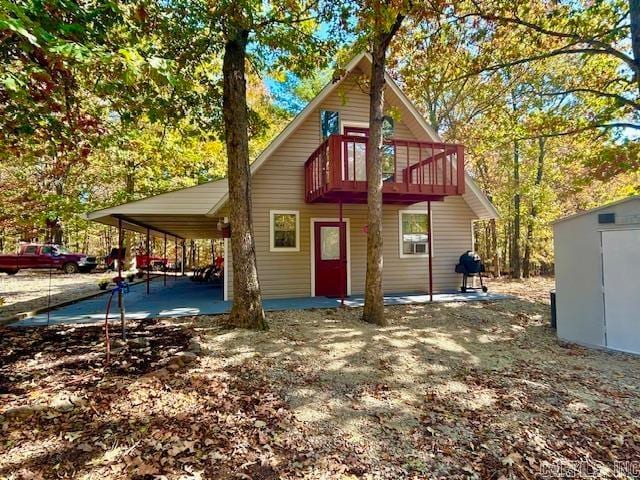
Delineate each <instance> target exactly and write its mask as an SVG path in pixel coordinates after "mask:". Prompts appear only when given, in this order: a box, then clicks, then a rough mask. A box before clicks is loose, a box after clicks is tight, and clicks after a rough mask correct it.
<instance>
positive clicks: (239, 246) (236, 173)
mask: <svg viewBox="0 0 640 480" xmlns="http://www.w3.org/2000/svg"><path fill="white" fill-rule="evenodd" d="M248 37H249V31H248V30H236V31H235V32H234V33H233V34H231V36H230V37H229V39H228V40H227V42H226V44H225V50H224V59H223V64H222V74H223V97H222V111H223V117H224V126H225V137H226V145H227V162H228V172H229V221H230V223H231V255H232V258H233V262H232V263H233V307H232V308H231V314H230V316H229V322H230V323H231V324H232V325H235V326H238V327H244V328H256V329H266V328H268V327H267V322H266V319H265V315H264V310H263V308H262V296H261V294H260V283H259V281H258V271H257V267H256V249H255V243H254V237H253V221H252V218H251V216H252V212H251V206H252V204H251V172H250V169H249V137H248V133H247V128H248V114H247V86H246V81H245V57H246V48H247V39H248Z"/></svg>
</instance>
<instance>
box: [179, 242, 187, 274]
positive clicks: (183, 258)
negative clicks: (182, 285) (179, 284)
mask: <svg viewBox="0 0 640 480" xmlns="http://www.w3.org/2000/svg"><path fill="white" fill-rule="evenodd" d="M185 263H187V245H186V240H182V261H181V262H180V273H181V274H182V276H183V277H184V266H185Z"/></svg>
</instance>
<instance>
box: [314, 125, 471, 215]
mask: <svg viewBox="0 0 640 480" xmlns="http://www.w3.org/2000/svg"><path fill="white" fill-rule="evenodd" d="M366 155H367V138H366V137H359V136H348V135H331V136H330V137H329V138H327V140H325V141H324V142H323V143H322V144H321V145H320V146H319V147H318V148H317V149H316V150H315V151H314V152H313V153H312V154H311V156H310V157H309V159H308V160H307V161H306V163H305V166H304V168H305V201H306V202H307V203H338V202H340V201H342V202H343V203H367V181H366ZM382 163H383V179H384V183H383V187H382V197H383V202H384V203H386V204H403V205H410V204H413V203H418V202H425V201H427V200H429V201H439V200H444V198H445V197H447V196H451V195H462V194H463V193H464V147H463V146H462V145H458V144H447V143H435V142H418V141H414V140H398V139H390V140H388V141H386V142H385V144H384V148H383V161H382Z"/></svg>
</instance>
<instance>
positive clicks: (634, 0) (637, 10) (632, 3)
mask: <svg viewBox="0 0 640 480" xmlns="http://www.w3.org/2000/svg"><path fill="white" fill-rule="evenodd" d="M629 20H630V25H631V49H632V51H633V62H634V63H635V66H636V72H635V79H636V84H637V86H638V91H640V0H629Z"/></svg>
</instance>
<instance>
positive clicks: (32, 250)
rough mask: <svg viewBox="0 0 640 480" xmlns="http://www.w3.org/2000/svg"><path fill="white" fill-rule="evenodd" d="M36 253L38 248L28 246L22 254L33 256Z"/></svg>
mask: <svg viewBox="0 0 640 480" xmlns="http://www.w3.org/2000/svg"><path fill="white" fill-rule="evenodd" d="M37 251H38V247H35V246H29V247H27V248H25V249H24V253H25V254H26V255H35V254H36V252H37Z"/></svg>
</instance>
